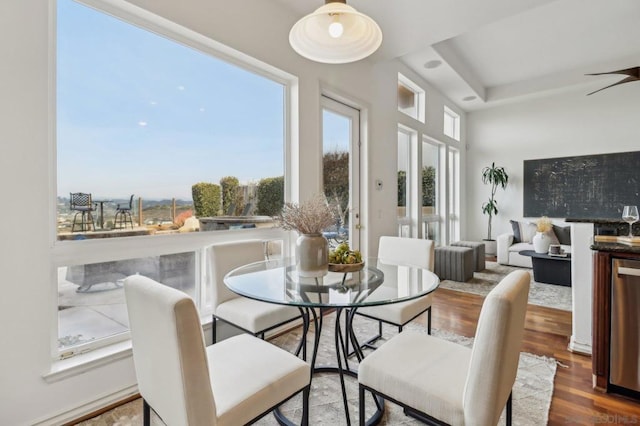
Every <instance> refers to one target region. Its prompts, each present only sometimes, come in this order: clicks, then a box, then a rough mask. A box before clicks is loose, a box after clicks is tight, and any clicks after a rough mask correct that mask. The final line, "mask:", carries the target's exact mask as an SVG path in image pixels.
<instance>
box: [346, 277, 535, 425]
mask: <svg viewBox="0 0 640 426" xmlns="http://www.w3.org/2000/svg"><path fill="white" fill-rule="evenodd" d="M530 278H531V277H530V275H529V273H528V272H527V271H514V272H512V273H510V274H509V275H507V276H506V277H505V278H504V279H503V280H502V281H501V282H500V283H499V284H498V285H497V286H496V287H495V288H494V289H493V290H491V292H490V293H489V294H488V295H487V297H486V299H485V301H484V303H483V305H482V309H481V311H480V318H479V319H478V327H477V330H476V336H475V341H474V343H473V348H471V349H469V348H467V347H464V346H462V345H459V344H456V343H453V342H449V341H446V340H442V339H438V338H436V337H432V336H429V335H426V334H424V333H420V332H416V331H405V332H404V333H400V334H398V335H396V336H394V337H393V338H391V339H390V340H389V341H388V342H386V343H384V344H383V345H381V346H380V348H378V349H377V350H376V351H374V352H373V353H371V354H370V355H368V356H367V357H366V358H364V360H363V361H362V362H361V363H360V365H359V367H358V382H359V398H360V403H359V404H360V425H364V424H365V423H364V421H365V418H364V411H365V391H371V392H372V393H374V394H376V395H378V396H381V397H382V398H384V399H387V400H389V401H391V402H393V403H396V404H398V405H400V406H402V407H404V408H405V413H410V414H411V415H413V416H415V417H418V418H419V419H421V420H423V421H425V422H427V423H429V424H443V423H444V424H451V425H463V424H465V425H483V426H489V425H496V424H497V423H498V420H499V418H500V415H501V413H502V410H503V408H504V407H505V405H506V408H507V414H506V421H507V424H508V425H510V424H511V417H512V409H511V389H512V388H513V384H514V383H515V379H516V373H517V370H518V361H519V356H520V347H521V345H522V336H523V334H524V319H525V314H526V311H527V301H528V297H529V281H530Z"/></svg>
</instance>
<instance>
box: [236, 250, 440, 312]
mask: <svg viewBox="0 0 640 426" xmlns="http://www.w3.org/2000/svg"><path fill="white" fill-rule="evenodd" d="M439 282H440V280H439V279H438V277H437V276H436V275H435V274H434V273H433V272H431V271H428V270H426V269H421V268H416V267H411V266H400V265H392V264H387V263H384V262H382V261H381V260H379V259H376V258H368V259H366V261H365V265H364V268H363V269H362V270H361V271H357V272H346V273H342V272H327V274H326V275H323V276H321V277H317V278H309V277H301V276H300V275H299V274H298V272H297V270H296V265H295V259H293V258H286V259H277V260H267V261H263V262H256V263H250V264H248V265H244V266H241V267H239V268H236V269H234V270H232V271H231V272H229V273H228V274H227V275H226V276H225V277H224V283H225V284H226V286H227V287H228V288H229V289H230V290H231V291H233V292H234V293H237V294H240V295H242V296H245V297H248V298H251V299H255V300H261V301H264V302H269V303H277V304H281V305H293V306H306V307H360V306H374V305H386V304H390V303H396V302H401V301H405V300H410V299H415V298H417V297H420V296H424V295H426V294H429V293H431V292H432V291H434V290H435V289H436V288H438V284H439Z"/></svg>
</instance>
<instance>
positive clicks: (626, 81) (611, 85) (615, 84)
mask: <svg viewBox="0 0 640 426" xmlns="http://www.w3.org/2000/svg"><path fill="white" fill-rule="evenodd" d="M632 81H638V77H634V76H629V77H627V78H624V79H622V80H620V81H618V82H616V83H613V84H610V85H608V86H606V87H603V88H602V89H598V90H596V91H595V92H591V93H587V96H589V95H593V94H594V93H598V92H600V91H601V90H604V89H608V88H609V87H613V86H617V85H619V84H624V83H630V82H632Z"/></svg>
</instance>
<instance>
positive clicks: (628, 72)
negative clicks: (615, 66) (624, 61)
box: [585, 67, 640, 77]
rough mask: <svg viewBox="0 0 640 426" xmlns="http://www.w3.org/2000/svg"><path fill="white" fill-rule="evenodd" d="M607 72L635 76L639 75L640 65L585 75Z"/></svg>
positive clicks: (597, 73)
mask: <svg viewBox="0 0 640 426" xmlns="http://www.w3.org/2000/svg"><path fill="white" fill-rule="evenodd" d="M607 74H622V75H632V76H636V77H640V67H633V68H627V69H624V70H616V71H608V72H596V73H593V74H585V75H607Z"/></svg>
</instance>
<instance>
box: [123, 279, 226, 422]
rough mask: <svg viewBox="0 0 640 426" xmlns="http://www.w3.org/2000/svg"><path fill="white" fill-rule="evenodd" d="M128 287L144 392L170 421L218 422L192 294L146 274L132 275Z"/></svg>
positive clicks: (135, 355)
mask: <svg viewBox="0 0 640 426" xmlns="http://www.w3.org/2000/svg"><path fill="white" fill-rule="evenodd" d="M124 291H125V296H126V300H127V311H128V312H129V323H130V328H131V340H132V344H133V361H134V363H135V369H136V378H137V379H138V388H139V390H140V395H142V397H143V398H144V399H145V400H146V401H147V402H148V403H149V405H150V406H151V407H153V409H154V410H155V411H156V413H157V414H158V415H159V416H160V417H161V418H162V420H163V421H164V423H165V424H167V425H214V424H215V419H216V407H215V402H214V399H213V394H212V391H211V384H210V380H209V367H208V363H207V356H206V352H205V344H204V337H203V334H202V326H201V325H200V318H199V315H198V311H197V309H196V306H195V304H194V302H193V299H191V298H190V297H189V296H187V295H186V294H185V293H183V292H181V291H179V290H176V289H173V288H171V287H167V286H165V285H163V284H160V283H158V282H156V281H153V280H152V279H150V278H147V277H144V276H142V275H133V276H130V277H128V278H127V279H126V280H125V283H124Z"/></svg>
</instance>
